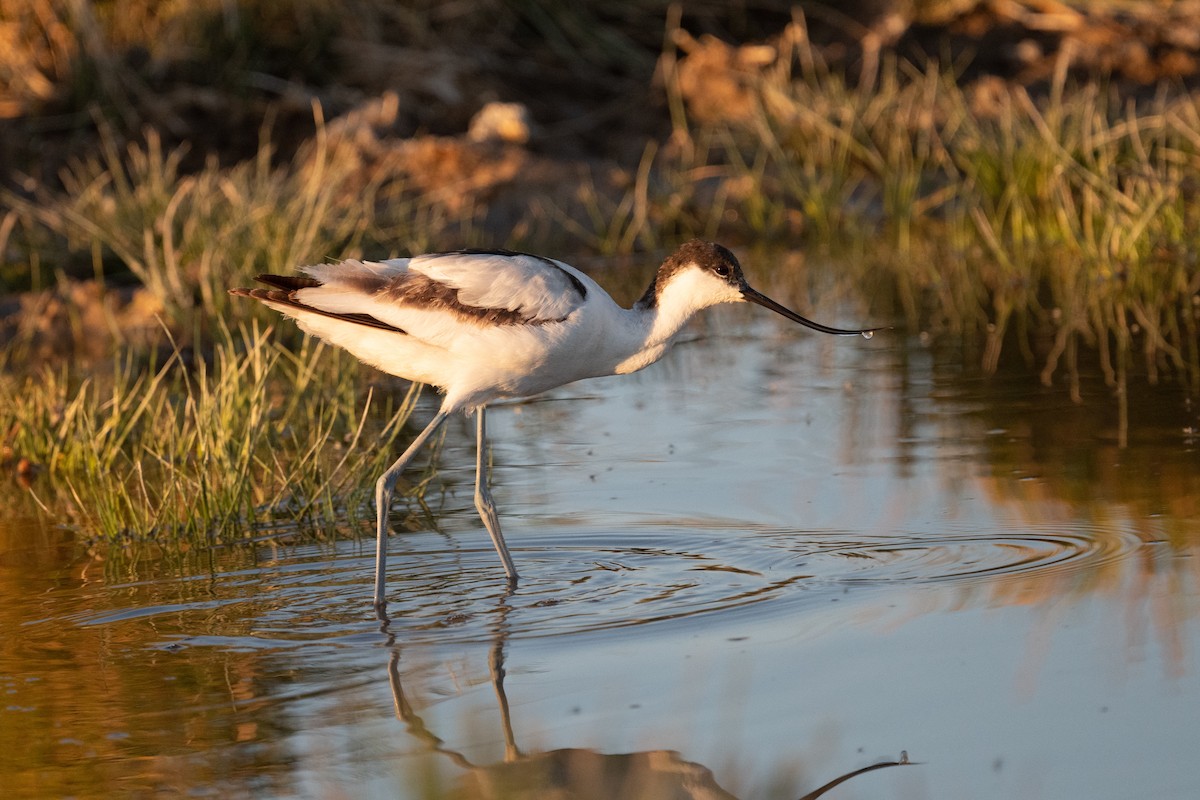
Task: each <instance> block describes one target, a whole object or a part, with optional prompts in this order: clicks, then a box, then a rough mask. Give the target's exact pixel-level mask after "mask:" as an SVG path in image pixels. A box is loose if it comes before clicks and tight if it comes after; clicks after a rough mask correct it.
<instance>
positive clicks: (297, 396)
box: [0, 325, 420, 542]
mask: <svg viewBox="0 0 1200 800" xmlns="http://www.w3.org/2000/svg"><path fill="white" fill-rule="evenodd" d="M215 339H216V341H215V343H214V345H213V347H212V351H211V355H210V358H209V359H208V360H207V363H206V361H205V360H203V359H198V360H195V361H194V362H193V361H192V360H191V359H190V358H189V357H188V356H187V355H185V354H183V353H181V352H180V351H178V350H176V351H174V352H173V353H172V354H171V355H170V356H169V357H168V358H167V359H166V361H165V362H164V363H162V364H153V363H151V364H146V363H139V362H136V361H134V360H133V358H132V357H131V356H130V355H129V352H128V351H126V352H125V354H123V355H122V356H121V357H119V358H118V360H117V361H116V362H115V363H114V364H112V365H111V369H110V370H106V371H104V372H103V373H102V375H103V376H102V377H97V378H92V377H87V378H82V377H80V376H79V375H78V374H74V373H73V372H72V371H71V370H69V369H67V368H66V367H59V368H54V367H45V368H43V369H41V370H39V371H37V372H35V373H33V374H28V375H24V376H16V375H13V374H11V373H9V372H6V373H5V375H4V377H3V378H2V379H0V430H4V431H6V432H7V433H6V437H5V440H4V442H3V447H4V450H5V452H6V455H7V456H8V458H9V459H12V458H14V457H16V456H20V457H24V458H27V459H32V460H33V461H35V462H36V466H35V467H34V468H33V472H34V473H37V472H45V473H48V474H47V475H46V476H44V479H37V478H38V477H39V476H37V475H36V474H34V475H31V476H29V477H31V478H34V480H31V481H30V484H31V485H30V486H29V492H30V496H31V498H32V500H33V502H35V503H36V504H38V505H39V506H41V507H42V509H43V510H45V511H47V512H49V513H51V514H53V515H54V516H56V517H58V518H60V519H65V520H67V521H70V522H71V523H72V524H73V525H75V526H77V527H79V528H80V529H81V530H82V531H83V532H84V533H85V535H87V536H89V537H93V538H100V539H142V538H150V539H171V540H183V541H189V540H190V541H198V542H212V541H221V540H226V539H229V538H231V537H232V538H233V539H244V538H247V537H254V536H256V535H259V534H260V533H263V532H267V533H271V532H274V533H278V532H279V531H280V530H282V531H284V532H295V531H297V530H301V531H308V532H310V533H311V532H318V533H322V532H333V531H334V530H335V528H336V526H337V525H339V524H343V523H349V524H351V525H354V524H355V523H360V522H363V521H364V520H368V519H372V518H373V513H374V512H373V510H372V508H371V505H370V503H369V500H370V499H371V488H372V487H371V485H370V483H369V482H368V480H367V479H368V478H369V477H370V476H372V475H377V474H379V473H381V472H382V471H383V470H384V469H385V468H386V466H387V465H388V464H390V463H391V460H392V459H393V457H394V453H393V450H395V448H396V440H397V438H398V437H400V436H401V434H402V431H403V428H404V422H405V420H406V419H407V418H408V415H409V414H410V413H411V411H412V408H413V405H414V403H415V400H416V397H417V394H418V390H417V388H416V387H414V388H413V389H411V390H410V391H409V392H408V394H407V396H406V395H405V394H403V393H400V394H399V395H396V394H394V393H393V392H390V391H376V390H375V389H374V388H373V387H370V386H367V385H366V381H365V379H364V375H363V374H362V373H364V372H365V370H361V371H360V370H359V369H358V368H357V364H356V363H355V362H354V360H353V359H351V358H349V357H347V356H344V355H343V354H341V353H338V352H334V351H332V350H331V349H329V348H326V347H325V346H323V345H321V344H319V343H315V342H309V341H306V342H304V343H302V344H301V345H300V347H299V348H298V349H296V350H294V351H293V350H291V349H288V348H286V347H285V346H283V345H281V344H279V343H277V342H276V341H275V338H274V335H273V333H272V332H271V331H268V330H265V329H262V328H259V327H258V326H256V325H249V326H244V327H241V328H238V329H236V330H234V331H230V330H229V329H222V330H221V331H220V333H218V334H217V335H216V337H215ZM413 483H414V485H416V489H417V491H418V492H419V491H420V485H419V483H420V482H419V480H418V479H415V478H414V479H413ZM297 523H298V524H299V528H297Z"/></svg>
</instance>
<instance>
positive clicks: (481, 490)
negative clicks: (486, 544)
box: [475, 406, 517, 584]
mask: <svg viewBox="0 0 1200 800" xmlns="http://www.w3.org/2000/svg"><path fill="white" fill-rule="evenodd" d="M485 411H486V407H485V406H480V407H479V411H478V412H476V419H477V420H478V422H477V424H476V428H475V435H476V438H477V440H478V442H477V444H478V448H477V449H476V451H475V509H476V510H477V511H478V512H479V518H480V519H482V520H483V527H485V528H487V532H488V534H489V535H490V536H491V537H492V544H493V545H495V546H496V552H497V553H498V554H499V555H500V561H501V562H503V563H504V574H505V575H507V576H508V582H509V583H513V584H515V583H516V582H517V568H516V567H515V566H513V560H512V556H510V555H509V554H508V545H506V544H505V543H504V534H503V533H501V532H500V518H499V517H497V516H496V503H495V501H494V500H492V492H491V490H490V489H488V477H489V475H490V473H491V469H490V468H489V466H488V446H487V423H486V422H485V421H484V414H485Z"/></svg>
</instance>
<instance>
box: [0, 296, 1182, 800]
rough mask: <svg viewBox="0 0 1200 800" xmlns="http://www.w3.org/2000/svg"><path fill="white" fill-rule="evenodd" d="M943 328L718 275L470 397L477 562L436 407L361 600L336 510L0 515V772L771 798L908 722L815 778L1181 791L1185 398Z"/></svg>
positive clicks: (988, 788) (954, 788)
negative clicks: (579, 366) (567, 365)
mask: <svg viewBox="0 0 1200 800" xmlns="http://www.w3.org/2000/svg"><path fill="white" fill-rule="evenodd" d="M830 321H831V322H838V320H830ZM961 361H962V360H961V359H959V358H957V357H955V356H952V355H949V354H944V353H938V352H935V351H932V350H929V349H927V348H924V347H922V346H921V344H920V343H919V342H918V341H916V340H915V339H913V340H910V339H907V338H905V337H904V336H902V335H900V334H898V333H892V334H888V335H880V336H876V337H875V338H874V339H872V340H871V341H869V342H868V341H864V340H862V339H859V338H853V339H831V338H826V337H818V336H814V335H811V334H809V333H807V332H804V331H797V330H792V329H789V328H787V327H786V323H783V322H777V321H776V320H774V319H770V318H766V317H764V315H763V314H761V313H755V310H753V309H740V308H739V309H726V310H721V311H719V312H717V313H716V314H713V315H711V316H710V317H709V318H708V323H707V324H705V325H701V326H698V327H697V328H696V329H695V331H694V336H693V339H692V340H691V341H689V342H687V343H686V344H684V345H682V346H680V347H678V348H677V349H676V350H675V351H674V352H673V353H672V354H670V355H669V356H668V358H667V359H666V360H665V361H664V362H663V363H661V364H659V365H656V366H655V367H652V368H651V369H649V370H647V371H646V372H644V373H640V374H638V375H636V376H632V377H629V378H618V379H605V380H599V381H591V382H586V383H583V384H578V385H576V386H573V387H568V388H565V389H563V390H560V391H558V392H555V393H553V394H552V395H550V396H548V397H546V398H543V399H540V400H538V401H535V402H530V403H525V404H520V405H509V406H503V407H498V408H496V409H495V410H494V411H493V412H492V413H491V414H490V415H489V428H490V433H491V435H492V440H493V443H494V461H495V471H494V491H495V495H496V498H497V502H498V503H499V505H500V508H501V519H502V522H503V524H504V526H505V530H506V533H507V537H508V540H509V544H510V546H511V547H512V550H513V556H514V558H515V559H516V562H517V565H518V567H519V569H520V571H521V575H522V581H521V585H520V587H519V588H518V589H517V590H515V591H512V592H509V591H507V590H506V587H505V585H504V581H503V579H502V571H501V569H500V566H499V563H498V560H497V558H496V556H495V553H494V552H493V551H492V549H491V546H490V544H489V542H488V539H487V536H486V534H485V533H484V532H483V530H482V527H481V526H480V525H479V523H478V521H477V519H476V517H475V514H474V510H473V507H472V498H471V481H472V480H473V454H472V442H471V432H472V426H471V425H470V423H469V422H468V421H466V420H462V421H456V422H455V423H453V424H452V425H450V426H449V431H448V434H447V439H446V444H445V447H444V449H443V450H442V453H441V457H440V461H439V478H440V481H441V484H442V485H441V486H440V487H437V488H438V489H439V491H434V492H433V493H432V494H431V501H432V500H436V501H437V504H438V505H437V507H436V508H435V521H436V524H437V530H431V529H425V530H418V531H414V532H406V533H402V534H399V535H397V536H395V537H393V539H392V541H391V548H390V553H391V559H390V562H389V597H390V598H391V605H390V607H389V611H390V613H391V615H392V621H391V624H390V626H388V628H387V629H386V630H385V631H381V629H380V624H379V622H378V621H376V620H375V619H374V617H373V614H372V612H371V609H370V607H369V599H370V591H371V576H372V571H373V542H371V541H370V540H369V539H368V538H363V539H361V540H358V541H339V542H336V543H329V544H311V545H303V546H287V545H284V544H280V543H278V542H273V541H270V540H268V541H264V542H260V543H258V544H255V545H246V546H239V547H227V548H217V549H213V550H208V551H203V552H191V553H187V554H184V555H179V554H171V553H160V552H156V551H152V550H148V549H136V550H129V551H124V550H122V551H113V552H108V553H104V554H99V555H97V554H89V553H88V552H86V551H85V550H84V549H83V548H81V547H80V546H78V545H77V544H76V543H75V541H74V539H73V536H72V535H71V533H70V532H69V531H65V530H61V529H56V528H53V527H48V526H46V525H45V524H44V523H41V522H38V521H34V520H21V519H17V520H9V521H7V522H5V523H3V527H0V630H2V631H3V642H2V643H0V693H2V694H3V703H2V704H0V786H3V787H4V792H3V794H4V796H5V797H9V796H13V797H33V796H64V795H69V796H77V797H94V796H113V795H125V796H149V795H154V794H176V793H182V794H194V795H200V796H236V795H246V794H250V793H253V794H255V795H256V796H264V797H293V796H303V797H346V796H349V797H376V796H378V797H395V796H400V797H411V798H418V797H428V796H444V795H445V794H447V793H452V792H458V794H455V795H454V796H461V797H476V796H479V797H483V796H497V794H498V793H500V789H498V788H497V787H507V790H508V791H509V792H510V794H509V795H508V796H536V794H524V795H523V794H520V792H521V791H524V790H526V789H528V787H529V784H530V783H533V784H541V785H544V783H545V781H546V780H548V777H547V776H548V775H552V774H553V775H556V776H558V777H559V779H561V780H564V781H569V780H572V779H575V780H580V781H587V782H589V785H595V781H597V780H598V778H596V776H597V775H601V774H603V775H606V776H607V777H608V779H610V780H625V781H629V782H634V783H636V782H643V783H639V784H638V785H642V786H649V787H651V788H649V789H646V792H647V796H669V795H668V794H667V792H668V791H674V790H675V789H676V788H678V787H679V786H681V785H684V784H686V785H689V786H692V787H697V786H700V787H709V790H710V791H716V789H715V788H712V787H714V786H716V785H719V786H720V787H722V788H723V789H724V790H725V791H728V792H730V793H732V794H733V795H736V796H737V797H741V798H752V797H791V798H795V797H799V796H800V795H802V794H804V793H806V792H809V791H812V790H813V789H816V788H817V787H818V786H820V785H822V784H824V783H825V782H826V781H829V780H832V779H834V778H836V777H837V776H839V775H842V774H845V773H848V772H850V771H851V770H854V769H856V768H859V767H863V766H866V765H869V764H872V763H875V762H878V761H888V760H895V759H897V758H898V757H899V756H900V753H901V751H907V753H908V755H909V756H910V757H911V759H912V760H913V761H915V762H919V764H916V765H913V766H906V767H900V768H894V769H883V770H878V771H874V772H870V773H867V774H864V775H860V776H857V777H854V778H853V779H851V780H849V781H848V782H846V783H844V784H842V785H840V786H838V787H837V788H835V789H833V790H831V791H830V793H829V794H828V795H826V796H828V797H831V798H859V797H904V798H912V797H930V798H946V797H954V798H1011V797H1023V798H1073V797H1080V798H1084V797H1086V798H1133V797H1137V798H1148V797H1161V798H1173V797H1194V796H1197V795H1200V767H1197V765H1196V761H1195V757H1194V756H1195V741H1196V738H1197V735H1198V734H1200V672H1198V670H1200V588H1198V585H1200V561H1198V560H1197V558H1196V555H1197V550H1198V549H1200V469H1198V467H1200V433H1198V431H1200V418H1198V414H1197V410H1196V409H1194V408H1192V407H1191V405H1190V404H1189V401H1188V400H1187V398H1186V397H1185V396H1184V395H1183V394H1182V393H1181V392H1178V391H1176V390H1173V389H1171V388H1169V387H1159V388H1157V389H1154V390H1150V389H1145V388H1139V389H1138V391H1139V392H1140V396H1137V397H1133V398H1131V404H1130V407H1131V409H1132V411H1131V414H1130V419H1129V426H1128V429H1127V430H1125V431H1121V430H1120V429H1119V428H1120V421H1119V415H1118V413H1117V409H1116V405H1115V402H1114V401H1113V400H1112V398H1111V397H1110V396H1109V395H1108V394H1107V392H1106V391H1104V389H1103V387H1102V386H1101V385H1100V383H1099V382H1098V381H1090V380H1085V395H1086V396H1087V398H1088V403H1087V404H1085V405H1084V406H1077V405H1075V404H1073V403H1071V401H1070V400H1069V398H1068V396H1067V392H1066V391H1065V389H1062V388H1056V389H1044V388H1042V387H1041V386H1040V385H1039V384H1038V383H1037V381H1036V379H1035V378H1031V377H1028V376H1027V375H1025V374H1023V373H1014V374H1011V375H1004V374H1002V375H999V376H995V377H992V378H986V379H985V378H982V377H979V376H977V375H974V374H973V373H972V372H971V371H970V370H964V369H962V368H961V366H959V365H960V364H961ZM1123 441H1127V445H1126V446H1125V447H1122V446H1121V443H1122V442H1123ZM669 751H674V753H672V752H669ZM579 775H584V776H589V777H587V778H579V777H576V778H571V777H570V776H579ZM564 776H565V777H564ZM613 776H617V777H616V778H614V777H613ZM681 776H682V777H681ZM654 781H659V783H655V782H654ZM671 781H675V783H671ZM631 785H632V783H626V784H623V785H622V787H621V788H620V789H619V790H614V792H615V795H616V796H622V797H632V796H635V791H634V790H633V789H631V788H630V786H631ZM489 792H490V793H489ZM676 796H690V795H676ZM710 796H721V795H710Z"/></svg>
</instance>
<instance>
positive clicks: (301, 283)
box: [229, 275, 405, 333]
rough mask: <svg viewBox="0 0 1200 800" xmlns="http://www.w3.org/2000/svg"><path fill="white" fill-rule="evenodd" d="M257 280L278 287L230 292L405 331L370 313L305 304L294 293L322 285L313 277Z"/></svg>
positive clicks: (266, 276) (272, 276) (336, 317)
mask: <svg viewBox="0 0 1200 800" xmlns="http://www.w3.org/2000/svg"><path fill="white" fill-rule="evenodd" d="M256 280H258V281H261V282H262V283H265V284H267V285H268V286H275V287H278V288H276V289H230V290H229V293H230V294H232V295H236V296H238V297H253V298H254V299H255V300H262V301H264V302H270V303H275V304H276V305H281V306H290V307H291V308H296V309H300V310H301V311H307V312H309V313H311V314H320V315H321V316H323V317H330V318H332V319H340V320H345V321H346V322H353V323H354V324H355V325H365V326H367V327H370V328H377V329H379V330H381V331H390V332H392V333H405V331H404V330H403V329H401V328H397V327H396V326H395V325H388V324H387V323H386V322H381V321H380V320H377V319H375V317H372V316H371V315H370V314H337V313H334V312H332V311H323V310H322V309H319V308H314V307H312V306H310V305H305V304H304V303H301V302H300V301H299V300H297V299H296V297H295V295H294V294H293V293H294V292H295V291H296V290H298V289H311V288H313V287H316V286H321V285H322V284H321V282H320V281H318V280H315V279H313V278H306V277H303V276H290V275H259V276H257V278H256Z"/></svg>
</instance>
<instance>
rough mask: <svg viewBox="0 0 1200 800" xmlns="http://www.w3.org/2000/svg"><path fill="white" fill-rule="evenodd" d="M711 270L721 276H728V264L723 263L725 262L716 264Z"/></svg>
mask: <svg viewBox="0 0 1200 800" xmlns="http://www.w3.org/2000/svg"><path fill="white" fill-rule="evenodd" d="M713 272H715V273H717V274H718V275H720V276H721V277H722V278H728V277H729V265H728V264H725V263H721V264H717V265H716V266H715V267H713Z"/></svg>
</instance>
